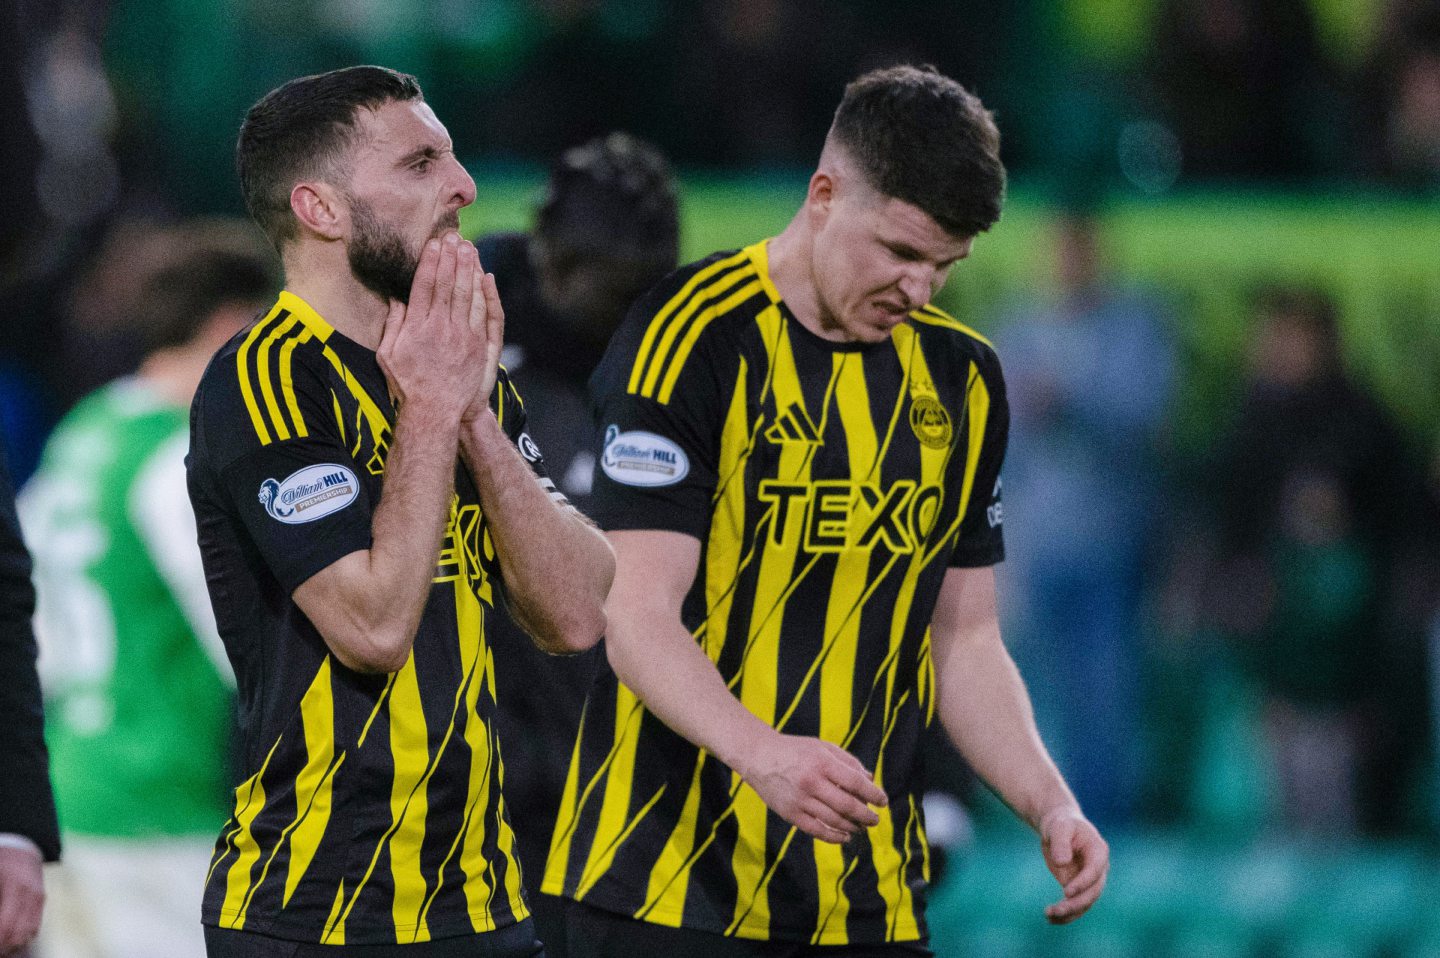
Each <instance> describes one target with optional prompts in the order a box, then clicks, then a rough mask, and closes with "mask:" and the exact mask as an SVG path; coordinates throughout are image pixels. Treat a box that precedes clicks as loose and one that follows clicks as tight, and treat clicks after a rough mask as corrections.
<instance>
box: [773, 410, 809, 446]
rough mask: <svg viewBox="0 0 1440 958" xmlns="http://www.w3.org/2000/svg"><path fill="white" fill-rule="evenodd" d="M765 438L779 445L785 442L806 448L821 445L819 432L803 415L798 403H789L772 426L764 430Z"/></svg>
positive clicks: (807, 417) (803, 411) (803, 412)
mask: <svg viewBox="0 0 1440 958" xmlns="http://www.w3.org/2000/svg"><path fill="white" fill-rule="evenodd" d="M765 438H766V439H768V440H770V441H771V442H773V443H775V444H776V445H781V444H783V443H787V442H800V443H804V444H805V445H807V446H818V445H821V439H820V431H819V430H818V429H816V428H815V424H814V423H813V422H811V421H810V417H809V416H807V415H805V410H804V409H802V408H801V407H800V404H799V403H791V404H790V405H789V406H788V407H787V408H786V410H785V411H784V412H782V413H781V414H780V415H779V417H778V418H776V420H775V422H774V424H773V425H772V426H771V427H770V428H769V429H767V430H765Z"/></svg>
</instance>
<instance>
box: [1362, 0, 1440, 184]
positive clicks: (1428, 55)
mask: <svg viewBox="0 0 1440 958" xmlns="http://www.w3.org/2000/svg"><path fill="white" fill-rule="evenodd" d="M1396 6H1397V7H1399V9H1396V10H1394V11H1393V12H1392V14H1391V19H1390V20H1389V21H1388V22H1387V26H1388V29H1387V31H1386V33H1385V35H1384V37H1383V38H1382V40H1381V43H1380V46H1379V49H1378V52H1377V53H1376V55H1375V57H1374V60H1373V62H1372V64H1371V66H1370V71H1369V73H1370V76H1369V77H1368V79H1369V82H1370V90H1369V97H1368V103H1366V109H1365V110H1364V111H1363V114H1364V116H1365V118H1366V120H1367V121H1368V122H1366V123H1365V124H1364V128H1363V132H1362V136H1361V137H1359V138H1358V143H1357V149H1358V150H1359V151H1360V152H1361V154H1362V165H1363V167H1364V169H1365V171H1366V172H1368V173H1370V174H1372V175H1378V176H1380V177H1382V178H1384V179H1387V180H1389V181H1390V182H1392V183H1395V184H1396V185H1400V186H1406V187H1412V188H1425V189H1435V188H1440V8H1436V7H1435V6H1434V5H1417V6H1414V7H1408V6H1406V5H1398V4H1397V5H1396Z"/></svg>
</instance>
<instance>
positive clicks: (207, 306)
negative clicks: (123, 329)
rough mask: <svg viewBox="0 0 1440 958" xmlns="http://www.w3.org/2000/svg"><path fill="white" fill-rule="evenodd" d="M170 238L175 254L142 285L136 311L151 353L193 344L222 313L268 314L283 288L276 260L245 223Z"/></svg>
mask: <svg viewBox="0 0 1440 958" xmlns="http://www.w3.org/2000/svg"><path fill="white" fill-rule="evenodd" d="M164 238H165V244H166V247H167V249H168V250H169V251H171V252H170V253H169V254H168V255H167V256H166V257H165V258H164V259H163V260H162V261H161V262H159V263H157V264H155V265H154V267H153V271H152V272H151V273H150V274H149V275H148V276H146V277H144V278H143V279H142V281H141V283H140V288H139V294H140V295H139V298H138V305H137V307H136V309H137V313H138V315H137V316H136V317H135V319H136V327H137V329H138V332H139V335H140V339H141V344H142V346H143V347H144V349H145V351H146V352H147V353H149V352H153V351H154V350H157V349H165V348H167V347H171V346H180V345H183V344H185V343H187V342H189V341H190V340H191V339H192V338H193V337H194V336H195V334H196V333H198V332H199V331H200V329H201V328H202V327H203V326H204V325H205V322H206V321H207V320H208V319H209V318H210V317H211V316H212V315H213V314H214V313H215V311H216V310H218V309H222V308H224V307H226V306H234V305H238V306H244V307H254V308H256V309H263V308H264V307H265V306H266V305H267V304H268V303H269V300H270V299H271V298H272V297H273V296H274V295H275V294H276V292H277V291H278V290H279V288H280V282H279V270H278V268H277V266H278V264H277V263H276V262H275V254H274V253H273V252H271V250H270V249H269V247H268V246H267V245H266V243H265V241H264V240H263V239H261V237H260V235H259V234H258V233H256V232H255V228H254V227H253V226H251V225H250V224H249V223H247V222H245V221H244V220H240V219H219V218H216V219H203V220H194V221H191V222H188V223H181V224H179V225H177V226H173V227H169V228H167V229H165V230H164Z"/></svg>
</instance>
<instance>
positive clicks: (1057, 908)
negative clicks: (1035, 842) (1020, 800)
mask: <svg viewBox="0 0 1440 958" xmlns="http://www.w3.org/2000/svg"><path fill="white" fill-rule="evenodd" d="M1040 847H1041V850H1042V851H1043V852H1044V854H1045V864H1046V866H1047V867H1048V868H1049V869H1050V874H1052V875H1054V876H1055V880H1056V881H1058V882H1059V883H1060V888H1061V890H1062V891H1063V892H1064V894H1065V897H1064V898H1062V899H1061V900H1060V901H1057V902H1055V903H1054V904H1052V905H1049V906H1047V907H1046V909H1045V918H1046V920H1047V921H1049V922H1050V923H1051V924H1052V925H1065V924H1069V923H1070V922H1072V921H1074V920H1075V919H1076V918H1079V917H1080V916H1081V915H1083V914H1085V912H1086V911H1088V910H1089V909H1090V906H1091V905H1093V904H1095V901H1096V899H1098V898H1099V897H1100V893H1101V892H1102V891H1104V890H1105V879H1106V877H1107V876H1108V875H1109V873H1110V846H1109V845H1107V844H1106V843H1105V839H1103V838H1101V837H1100V833H1099V832H1098V831H1097V830H1096V829H1095V826H1094V825H1092V824H1090V822H1089V820H1088V819H1086V818H1085V816H1084V815H1082V814H1081V813H1080V810H1079V809H1078V808H1074V807H1065V808H1059V809H1056V810H1055V811H1052V812H1050V813H1049V814H1047V815H1046V816H1045V817H1044V818H1042V819H1041V820H1040Z"/></svg>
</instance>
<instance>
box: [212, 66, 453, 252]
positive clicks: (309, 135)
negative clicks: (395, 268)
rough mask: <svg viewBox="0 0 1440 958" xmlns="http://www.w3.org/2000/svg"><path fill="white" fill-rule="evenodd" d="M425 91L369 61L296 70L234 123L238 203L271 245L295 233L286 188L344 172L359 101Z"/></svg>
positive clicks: (376, 103) (376, 102)
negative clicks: (302, 73)
mask: <svg viewBox="0 0 1440 958" xmlns="http://www.w3.org/2000/svg"><path fill="white" fill-rule="evenodd" d="M424 98H425V97H424V94H423V93H422V92H421V91H420V83H419V81H417V80H416V79H415V78H414V77H413V76H410V75H409V74H408V73H399V72H396V71H395V70H389V69H386V68H385V67H376V66H358V67H345V68H344V69H341V70H331V71H330V72H329V73H319V74H316V75H314V76H306V77H299V78H297V79H294V80H291V81H290V82H288V83H286V84H284V85H282V86H279V87H277V88H275V89H274V90H271V91H270V92H269V93H267V94H265V96H263V97H261V99H260V101H259V102H258V103H256V104H255V105H254V106H252V107H251V108H250V111H249V112H248V113H246V114H245V122H244V123H242V124H241V125H240V137H239V139H238V140H237V141H236V143H235V169H236V172H237V173H239V175H240V190H241V192H242V193H243V194H244V196H245V208H246V209H247V210H249V212H250V215H251V217H253V218H254V220H255V222H256V223H258V224H259V225H260V228H261V229H262V230H264V232H265V235H266V236H268V237H270V242H272V243H274V244H275V247H276V248H277V249H278V248H280V247H281V245H283V244H284V242H285V241H286V240H288V239H291V238H292V237H294V236H295V233H296V222H295V216H294V214H293V213H292V211H291V209H290V191H291V190H292V189H294V187H295V183H296V182H298V181H299V180H301V179H305V178H307V177H314V176H335V175H339V174H341V173H342V172H343V170H342V168H341V166H340V163H341V160H342V159H343V157H344V154H345V151H346V149H347V148H348V147H349V146H350V145H351V144H352V143H353V142H354V140H355V135H356V130H355V117H356V112H357V111H358V110H359V109H361V108H362V107H363V108H365V109H368V110H373V109H376V108H377V107H380V106H383V105H384V104H386V103H389V102H391V101H396V100H398V101H401V102H405V101H409V100H423V99H424Z"/></svg>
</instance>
